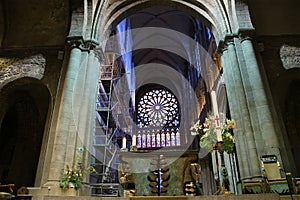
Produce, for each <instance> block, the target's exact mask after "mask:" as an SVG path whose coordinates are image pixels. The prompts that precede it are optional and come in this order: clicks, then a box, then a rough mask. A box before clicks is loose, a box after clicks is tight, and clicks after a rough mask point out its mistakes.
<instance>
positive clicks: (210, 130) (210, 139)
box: [191, 115, 236, 153]
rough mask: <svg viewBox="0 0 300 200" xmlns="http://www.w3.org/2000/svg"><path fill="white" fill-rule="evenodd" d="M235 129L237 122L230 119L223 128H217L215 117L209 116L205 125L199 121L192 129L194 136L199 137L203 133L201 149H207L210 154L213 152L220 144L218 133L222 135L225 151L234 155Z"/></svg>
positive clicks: (223, 124) (226, 120)
mask: <svg viewBox="0 0 300 200" xmlns="http://www.w3.org/2000/svg"><path fill="white" fill-rule="evenodd" d="M234 129H236V128H235V121H234V120H230V119H225V120H224V123H221V126H216V123H215V118H214V117H213V116H211V115H210V116H208V117H207V118H206V119H205V122H204V123H203V125H201V124H200V122H199V121H197V122H196V123H195V124H194V126H193V127H192V128H191V134H192V135H199V134H200V133H201V130H203V133H204V134H202V136H201V138H200V147H201V148H205V149H207V150H208V151H209V152H212V151H213V147H214V145H215V144H217V142H218V137H217V136H218V132H219V133H220V134H221V135H222V140H223V142H224V151H225V152H227V153H233V151H234V137H233V135H232V131H233V130H234Z"/></svg>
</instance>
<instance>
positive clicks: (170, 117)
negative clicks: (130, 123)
mask: <svg viewBox="0 0 300 200" xmlns="http://www.w3.org/2000/svg"><path fill="white" fill-rule="evenodd" d="M137 125H138V135H137V137H136V138H137V141H136V144H137V147H138V148H154V147H168V146H180V133H179V125H180V109H179V103H178V100H177V98H176V97H175V95H174V94H173V93H171V92H170V91H169V90H167V89H166V88H155V89H152V90H149V91H147V92H145V94H144V95H143V96H141V97H140V99H138V103H137Z"/></svg>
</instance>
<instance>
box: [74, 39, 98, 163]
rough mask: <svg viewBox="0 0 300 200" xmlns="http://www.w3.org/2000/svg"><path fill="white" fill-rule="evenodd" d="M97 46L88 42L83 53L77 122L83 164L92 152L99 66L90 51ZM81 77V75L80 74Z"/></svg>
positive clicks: (78, 144)
mask: <svg viewBox="0 0 300 200" xmlns="http://www.w3.org/2000/svg"><path fill="white" fill-rule="evenodd" d="M96 45H97V44H96V43H94V42H90V41H88V42H87V44H86V49H85V50H84V51H85V52H84V53H83V55H84V59H85V61H84V62H83V63H84V64H85V69H86V70H85V74H84V75H85V79H84V80H85V81H84V83H82V84H83V85H84V90H83V95H82V101H81V105H80V109H79V120H78V133H79V134H78V135H79V137H78V140H77V148H78V147H84V149H85V150H86V152H85V153H84V155H85V158H84V159H85V160H84V163H85V164H87V163H89V162H90V160H88V158H89V155H90V154H89V153H91V152H90V151H92V146H91V145H92V144H91V137H92V136H93V133H94V129H93V128H94V123H95V112H96V108H95V105H96V94H97V90H96V89H97V85H98V80H99V73H100V64H99V62H97V60H96V58H95V53H94V52H93V51H91V49H93V48H94V47H95V46H96ZM82 75H83V74H82Z"/></svg>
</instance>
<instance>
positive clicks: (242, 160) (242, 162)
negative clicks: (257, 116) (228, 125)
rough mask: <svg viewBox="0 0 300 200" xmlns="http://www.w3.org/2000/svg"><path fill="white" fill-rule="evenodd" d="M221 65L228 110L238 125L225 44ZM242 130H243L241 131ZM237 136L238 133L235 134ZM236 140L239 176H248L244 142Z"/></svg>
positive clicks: (236, 107) (229, 64) (235, 101)
mask: <svg viewBox="0 0 300 200" xmlns="http://www.w3.org/2000/svg"><path fill="white" fill-rule="evenodd" d="M221 59H222V65H223V72H224V81H225V84H226V92H227V99H228V104H229V109H230V113H231V117H232V118H233V119H234V120H235V121H236V123H237V124H238V126H239V124H240V120H239V119H240V118H239V112H238V106H236V105H237V103H238V101H237V100H238V99H237V97H236V91H235V88H234V82H233V71H232V69H231V63H230V57H229V53H228V46H227V45H226V44H225V45H224V46H223V49H222V57H221ZM242 130H243V129H242ZM239 132H240V131H239ZM237 134H238V133H237ZM235 138H236V142H235V143H236V148H237V155H238V157H239V169H240V173H241V175H242V176H243V177H244V176H248V175H249V170H247V168H246V166H248V165H249V164H248V161H247V153H246V148H244V147H245V144H244V140H243V138H242V137H239V136H235Z"/></svg>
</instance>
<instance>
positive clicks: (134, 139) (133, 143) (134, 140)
mask: <svg viewBox="0 0 300 200" xmlns="http://www.w3.org/2000/svg"><path fill="white" fill-rule="evenodd" d="M132 146H136V135H135V134H134V135H133V136H132Z"/></svg>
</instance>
